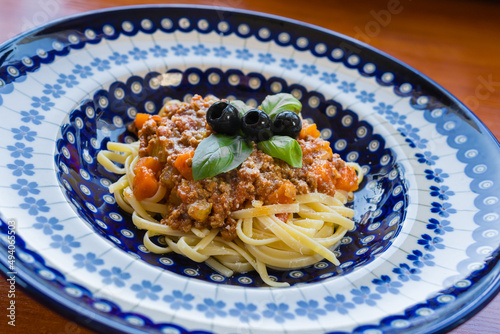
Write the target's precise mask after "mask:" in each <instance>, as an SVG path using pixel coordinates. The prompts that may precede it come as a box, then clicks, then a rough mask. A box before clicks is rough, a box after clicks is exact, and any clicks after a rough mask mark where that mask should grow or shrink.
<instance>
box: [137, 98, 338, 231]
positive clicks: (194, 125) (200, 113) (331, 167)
mask: <svg viewBox="0 0 500 334" xmlns="http://www.w3.org/2000/svg"><path fill="white" fill-rule="evenodd" d="M214 101H215V99H214V98H205V99H203V98H201V97H200V96H198V95H196V96H194V97H193V99H192V102H191V103H178V104H170V105H168V104H167V105H166V106H165V107H164V108H163V109H162V110H161V112H160V116H162V118H161V121H159V120H154V119H152V118H151V119H149V120H148V121H146V123H145V124H144V126H143V127H142V128H141V129H140V130H139V132H138V135H139V140H140V150H139V155H140V156H141V157H144V156H155V157H157V158H158V159H159V160H160V162H162V163H163V164H164V167H163V170H162V172H161V176H160V182H161V184H162V186H164V187H165V188H166V190H167V193H166V195H165V199H164V203H165V205H166V206H167V208H168V214H167V215H166V216H165V217H164V218H163V219H162V220H161V222H162V224H166V225H168V226H170V227H172V228H174V229H179V230H182V231H186V232H187V231H189V230H190V229H191V228H193V227H194V228H199V229H202V228H219V229H220V234H221V236H222V237H223V238H224V239H226V240H232V239H234V238H235V237H236V231H235V226H236V221H235V220H234V219H233V218H231V217H230V214H231V212H232V211H235V210H238V209H242V208H244V207H246V206H247V205H249V204H250V203H251V202H252V201H253V200H258V201H262V202H263V203H264V204H274V203H276V202H283V203H289V202H290V201H293V200H294V199H295V196H296V195H297V194H305V193H309V192H316V191H318V192H323V193H327V194H330V195H333V194H334V193H335V182H336V179H337V178H338V177H339V172H338V171H339V170H340V169H341V168H343V167H344V161H343V160H342V159H340V158H339V156H338V154H333V153H332V150H331V148H330V145H329V143H328V142H326V141H324V140H323V139H321V138H314V137H312V136H307V137H305V138H302V139H299V140H298V142H299V144H300V146H301V148H302V152H303V166H302V168H292V167H291V166H290V165H288V164H287V163H286V162H284V161H282V160H279V159H275V158H273V157H271V156H269V155H267V154H265V153H263V152H262V151H260V150H258V149H257V145H255V144H254V149H253V152H252V154H251V155H250V156H249V158H248V159H247V160H246V161H244V162H243V163H242V164H241V165H240V166H239V167H238V168H236V169H233V170H232V171H229V172H227V173H223V174H220V175H217V176H215V177H211V178H206V179H203V180H200V181H194V180H192V178H186V177H184V176H182V175H181V174H180V172H179V171H178V170H177V168H176V167H175V165H174V164H175V161H176V159H177V158H178V157H179V155H181V154H183V153H185V152H187V151H188V150H194V149H196V147H197V146H198V145H199V143H200V142H201V141H202V140H203V139H204V138H206V137H208V136H209V135H210V134H211V133H212V131H211V129H210V128H209V127H208V125H207V123H206V119H205V115H206V111H207V109H208V107H209V106H210V105H211V104H212V103H213V102H214ZM188 163H189V164H190V163H191V161H188ZM271 202H272V203H271Z"/></svg>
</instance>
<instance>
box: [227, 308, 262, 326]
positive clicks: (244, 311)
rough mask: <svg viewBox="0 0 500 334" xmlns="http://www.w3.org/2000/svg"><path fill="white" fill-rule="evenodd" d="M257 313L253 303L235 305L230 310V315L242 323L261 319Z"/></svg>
mask: <svg viewBox="0 0 500 334" xmlns="http://www.w3.org/2000/svg"><path fill="white" fill-rule="evenodd" d="M255 311H257V306H255V305H254V304H252V303H250V304H243V303H234V308H232V309H230V310H229V314H230V315H231V316H232V317H237V318H238V319H239V320H240V321H241V322H250V320H259V319H260V315H259V314H258V313H257V312H255Z"/></svg>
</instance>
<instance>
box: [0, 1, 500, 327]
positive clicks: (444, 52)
mask: <svg viewBox="0 0 500 334" xmlns="http://www.w3.org/2000/svg"><path fill="white" fill-rule="evenodd" d="M149 2H150V3H169V2H172V1H165V0H164V1H154V0H150V1H149ZM179 2H182V3H192V4H205V5H215V6H224V7H233V8H242V9H249V10H255V11H260V12H265V13H271V14H276V15H280V16H285V17H289V18H293V19H297V20H301V21H304V22H308V23H312V24H315V25H318V26H321V27H325V28H328V29H331V30H335V31H338V32H340V33H343V34H345V35H349V36H352V37H354V38H357V39H360V40H362V41H364V42H366V43H368V44H371V45H372V46H374V47H376V48H378V49H380V50H382V51H384V52H386V53H388V54H390V55H392V56H394V57H396V58H398V59H400V60H402V61H403V62H405V63H407V64H409V65H410V66H412V67H413V68H415V69H417V70H418V71H420V72H422V73H423V74H425V75H427V76H429V77H430V78H432V79H433V80H435V81H436V82H437V83H438V84H440V85H442V86H443V87H444V88H445V89H447V90H448V91H449V92H451V93H452V94H453V95H455V96H456V97H457V98H458V99H459V100H461V101H462V102H464V103H465V104H466V105H467V106H468V107H469V108H470V109H471V110H472V111H473V112H474V113H475V114H476V115H477V116H478V117H479V118H480V119H481V120H482V121H483V122H484V123H485V124H486V125H487V126H488V127H489V129H490V130H491V131H492V133H493V134H494V136H495V137H496V138H500V19H499V18H500V3H495V2H494V1H465V0H454V1H451V0H446V1H435V0H421V1H411V0H401V1H397V0H377V1H368V0H358V1H351V2H344V1H337V0H335V1H334V0H307V1H304V0H273V1H271V0H207V1H186V0H183V1H179ZM1 3H2V4H1V7H0V42H1V41H5V40H6V39H8V38H10V37H13V36H15V35H16V34H18V33H20V32H21V31H24V30H27V29H30V28H32V27H34V26H37V25H41V24H44V23H46V22H49V21H50V20H54V19H56V18H59V17H63V16H66V15H70V14H75V13H79V12H83V11H88V10H93V9H98V8H106V7H114V6H122V5H133V4H138V3H139V1H131V0H2V1H1ZM391 6H394V7H391ZM389 9H391V11H389ZM387 13H389V15H387ZM7 288H8V285H7V282H6V281H5V280H4V279H2V280H0V291H1V293H0V309H2V310H5V308H6V307H7V306H8V304H7V303H8V298H7V293H6V291H7ZM16 308H17V310H18V313H17V318H16V327H15V328H12V327H10V326H7V321H6V320H5V317H4V316H3V317H2V320H0V332H2V333H75V334H84V333H91V331H89V330H88V329H86V328H84V327H82V326H80V325H77V324H76V323H74V322H72V320H69V319H66V318H64V317H62V316H60V315H58V314H56V313H54V312H53V311H51V310H50V309H48V308H46V307H45V306H43V305H42V304H40V303H38V302H37V301H35V300H33V299H31V298H30V297H29V296H27V295H26V294H24V293H22V292H21V291H19V290H18V291H17V292H16ZM13 329H14V330H13ZM6 330H9V332H7V331H6ZM450 333H453V334H465V333H482V334H493V333H500V295H497V296H496V298H495V299H493V301H492V302H490V303H489V305H488V306H487V307H485V308H484V309H483V310H482V311H481V312H479V313H478V314H477V315H475V316H474V317H473V318H472V319H470V320H468V321H467V322H465V323H464V324H462V325H461V326H459V327H457V328H455V329H454V330H452V331H451V332H450Z"/></svg>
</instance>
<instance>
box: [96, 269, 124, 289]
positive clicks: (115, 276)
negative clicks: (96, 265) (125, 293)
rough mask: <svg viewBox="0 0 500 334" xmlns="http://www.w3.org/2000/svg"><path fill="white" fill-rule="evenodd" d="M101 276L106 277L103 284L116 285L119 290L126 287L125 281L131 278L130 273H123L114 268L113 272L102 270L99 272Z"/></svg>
mask: <svg viewBox="0 0 500 334" xmlns="http://www.w3.org/2000/svg"><path fill="white" fill-rule="evenodd" d="M99 275H101V276H102V277H104V278H103V280H102V283H104V284H106V285H109V284H114V285H116V286H117V287H119V288H123V287H124V286H125V282H123V281H124V280H127V279H129V278H130V277H131V275H130V274H129V273H126V272H123V271H122V270H121V269H120V268H118V267H113V268H111V270H108V269H102V270H101V271H99Z"/></svg>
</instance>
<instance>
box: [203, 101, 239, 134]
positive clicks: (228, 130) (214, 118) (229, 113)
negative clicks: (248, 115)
mask: <svg viewBox="0 0 500 334" xmlns="http://www.w3.org/2000/svg"><path fill="white" fill-rule="evenodd" d="M207 123H208V125H210V127H211V128H212V130H214V131H215V132H217V133H221V134H225V135H234V134H236V132H238V130H239V128H240V119H239V117H238V109H236V107H235V106H233V105H232V104H230V103H229V102H228V101H217V102H215V103H214V104H212V105H211V106H210V107H209V108H208V111H207Z"/></svg>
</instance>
